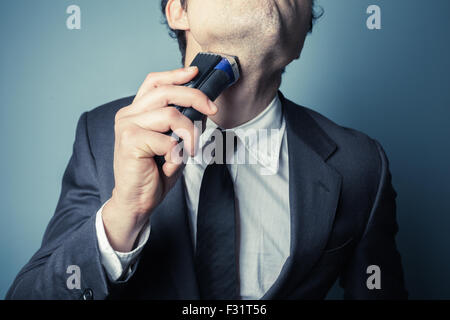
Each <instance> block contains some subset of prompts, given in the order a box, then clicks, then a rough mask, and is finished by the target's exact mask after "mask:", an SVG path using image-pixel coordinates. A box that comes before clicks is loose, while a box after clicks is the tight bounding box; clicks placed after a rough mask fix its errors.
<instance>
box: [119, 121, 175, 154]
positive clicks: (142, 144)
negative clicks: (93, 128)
mask: <svg viewBox="0 0 450 320" xmlns="http://www.w3.org/2000/svg"><path fill="white" fill-rule="evenodd" d="M117 136H118V137H117V140H118V141H117V142H118V144H119V147H120V148H121V150H125V152H124V154H126V155H127V156H129V157H132V158H137V159H144V158H153V157H155V156H166V155H170V153H171V151H172V149H173V148H174V147H175V146H176V145H177V144H178V143H177V141H176V140H175V139H173V138H172V137H169V136H166V135H164V134H161V133H158V132H155V131H148V130H145V129H142V128H140V127H139V126H133V125H127V126H126V127H124V128H123V129H122V128H119V130H118V135H117Z"/></svg>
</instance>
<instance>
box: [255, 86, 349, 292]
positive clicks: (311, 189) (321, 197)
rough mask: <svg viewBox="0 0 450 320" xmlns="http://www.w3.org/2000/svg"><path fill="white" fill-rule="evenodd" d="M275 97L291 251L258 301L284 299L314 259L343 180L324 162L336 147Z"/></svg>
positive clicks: (324, 239) (330, 222)
mask: <svg viewBox="0 0 450 320" xmlns="http://www.w3.org/2000/svg"><path fill="white" fill-rule="evenodd" d="M280 96H281V101H282V103H283V109H284V112H285V118H286V125H287V126H286V132H287V139H288V149H289V151H288V154H289V203H290V209H291V248H290V257H289V258H288V259H287V261H286V263H285V265H284V266H283V269H282V271H281V273H280V276H279V278H278V280H277V281H276V282H275V283H274V285H273V286H272V287H271V289H270V290H269V291H268V292H267V293H266V294H265V295H264V297H263V299H277V298H283V297H287V296H288V294H289V293H290V292H291V291H292V290H294V289H295V287H296V286H298V285H299V283H300V282H301V281H302V280H303V279H304V277H305V276H307V274H308V272H309V271H310V270H311V269H312V267H313V266H314V264H315V263H316V262H317V261H318V259H319V257H320V255H321V254H322V252H323V250H324V248H325V246H326V243H327V240H328V237H329V234H330V232H331V228H332V225H333V221H334V216H335V212H336V209H337V204H338V201H339V195H340V189H341V182H342V178H341V176H340V175H339V173H337V172H336V171H335V170H334V169H333V168H332V167H330V166H329V165H328V164H327V163H326V160H327V159H328V158H329V157H330V156H331V155H332V153H333V152H334V151H335V150H336V148H337V147H336V144H335V143H334V142H333V141H332V140H331V139H330V138H329V137H328V136H327V135H326V134H325V132H324V131H323V130H322V129H321V128H320V127H319V126H318V124H317V123H316V122H315V120H314V119H313V118H311V116H310V115H309V114H308V113H307V112H306V111H305V110H304V109H303V108H301V107H299V106H297V105H295V104H294V103H292V102H290V101H289V100H287V99H285V98H284V97H283V95H282V94H281V93H280Z"/></svg>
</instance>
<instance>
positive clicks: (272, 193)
mask: <svg viewBox="0 0 450 320" xmlns="http://www.w3.org/2000/svg"><path fill="white" fill-rule="evenodd" d="M215 128H217V125H216V124H215V123H214V122H212V121H211V120H210V119H208V120H207V122H206V129H205V132H204V133H203V134H202V135H201V137H200V142H199V147H200V149H199V150H202V147H205V146H207V145H208V143H210V136H211V131H212V130H213V129H215ZM263 130H268V133H266V134H264V133H263ZM226 131H233V132H234V133H235V134H236V135H237V136H238V137H239V139H238V143H237V148H236V152H235V157H237V156H236V155H238V154H241V155H242V154H247V158H246V159H247V160H248V161H247V163H246V164H239V163H236V162H237V161H236V160H237V158H234V159H235V161H234V162H233V161H230V158H229V159H228V161H229V162H227V163H230V162H231V163H230V164H227V167H228V169H229V171H230V174H231V177H232V179H233V184H234V192H235V201H236V202H235V203H236V211H237V212H236V213H237V217H238V219H237V227H238V234H239V238H238V239H239V262H238V265H239V279H240V293H241V298H242V299H244V300H246V299H260V298H261V297H262V296H263V295H264V294H265V293H266V292H267V291H268V290H269V288H270V287H271V286H272V285H273V283H274V282H275V280H276V279H277V278H278V276H279V274H280V272H281V268H282V267H283V265H284V263H285V261H286V259H287V258H288V256H289V253H290V241H291V239H290V209H289V165H288V146H287V137H286V122H285V119H284V116H283V112H282V105H281V101H280V99H279V97H278V95H277V96H276V97H275V98H274V99H273V101H272V102H271V103H270V105H269V106H268V107H267V108H266V109H265V110H264V111H263V112H262V113H260V114H259V115H258V116H257V117H256V118H254V119H253V120H251V121H249V122H247V123H245V124H243V125H241V126H239V127H236V128H233V129H229V130H226ZM249 132H256V133H257V135H256V136H257V139H256V140H255V139H248V137H247V139H246V138H245V134H248V133H249ZM231 157H233V155H231ZM195 159H196V158H191V159H190V161H189V163H188V164H187V165H186V167H185V169H184V171H183V177H182V178H183V182H184V186H185V191H186V192H185V194H186V204H187V208H188V214H189V222H190V227H191V235H192V241H193V244H194V248H195V241H196V229H197V228H196V226H197V209H198V201H199V195H200V187H201V182H202V178H203V173H204V171H205V169H206V167H207V163H205V162H204V161H194V160H195ZM241 159H242V158H241ZM102 208H103V207H102ZM101 213H102V209H100V210H99V211H98V213H97V222H96V228H97V238H98V243H99V248H100V253H101V258H102V263H103V266H104V267H105V269H106V271H107V273H108V277H109V278H110V280H111V281H113V282H114V281H117V280H118V279H119V278H120V277H121V276H123V273H124V270H128V272H130V270H131V268H130V265H131V264H132V263H133V262H134V261H136V260H137V259H138V257H139V254H140V252H141V251H142V248H143V246H144V245H145V243H146V242H147V241H150V242H151V232H150V225H148V226H147V227H145V228H144V230H143V231H142V232H141V235H140V237H139V241H138V245H137V248H136V249H135V250H133V251H132V252H129V253H120V252H116V251H114V250H113V249H112V248H111V246H110V245H109V242H108V239H107V237H106V234H105V230H104V226H103V221H102V217H101ZM149 237H150V240H149ZM150 245H151V243H150Z"/></svg>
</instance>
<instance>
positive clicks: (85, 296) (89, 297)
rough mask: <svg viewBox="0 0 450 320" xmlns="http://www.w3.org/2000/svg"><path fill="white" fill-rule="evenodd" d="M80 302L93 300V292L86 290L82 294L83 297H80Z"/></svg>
mask: <svg viewBox="0 0 450 320" xmlns="http://www.w3.org/2000/svg"><path fill="white" fill-rule="evenodd" d="M81 299H82V300H93V299H94V292H93V291H92V289H86V290H84V292H83V296H82V297H81Z"/></svg>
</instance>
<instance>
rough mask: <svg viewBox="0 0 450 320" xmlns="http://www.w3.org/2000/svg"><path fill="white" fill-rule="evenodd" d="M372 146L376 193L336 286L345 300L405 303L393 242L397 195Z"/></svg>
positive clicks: (386, 166) (385, 162) (384, 161)
mask: <svg viewBox="0 0 450 320" xmlns="http://www.w3.org/2000/svg"><path fill="white" fill-rule="evenodd" d="M374 143H375V145H376V148H377V150H378V153H379V156H380V170H379V171H380V180H379V184H378V190H377V194H376V197H375V200H374V204H373V206H372V209H371V212H370V215H369V219H368V222H367V226H366V229H365V231H364V234H363V235H362V237H361V240H360V242H359V243H358V244H357V247H356V249H355V252H354V254H353V257H352V258H351V260H350V262H349V263H348V264H347V266H346V268H345V270H344V272H343V274H342V276H341V279H340V280H341V281H340V284H341V287H343V288H344V298H345V299H364V300H368V299H370V300H372V299H381V300H386V299H407V298H408V293H407V291H406V289H405V283H404V278H403V269H402V263H401V257H400V254H399V252H398V251H397V246H396V242H395V236H396V234H397V232H398V225H397V220H396V204H395V199H396V197H397V194H396V192H395V190H394V188H393V186H392V183H391V174H390V172H389V163H388V159H387V157H386V154H385V152H384V150H383V149H382V147H381V146H380V144H379V143H378V142H376V141H374ZM370 266H375V267H371V268H369V267H370ZM377 267H378V268H379V269H378V268H377ZM370 288H371V289H370Z"/></svg>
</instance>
